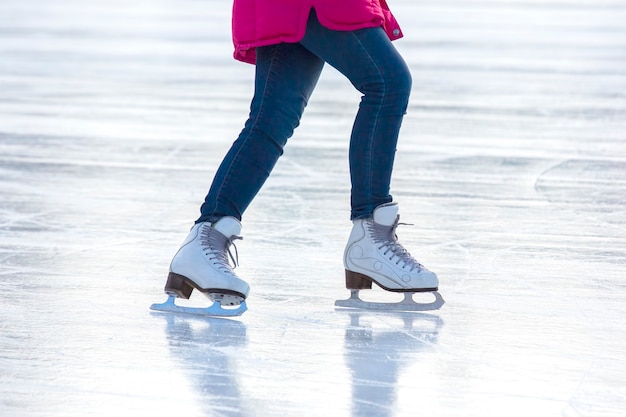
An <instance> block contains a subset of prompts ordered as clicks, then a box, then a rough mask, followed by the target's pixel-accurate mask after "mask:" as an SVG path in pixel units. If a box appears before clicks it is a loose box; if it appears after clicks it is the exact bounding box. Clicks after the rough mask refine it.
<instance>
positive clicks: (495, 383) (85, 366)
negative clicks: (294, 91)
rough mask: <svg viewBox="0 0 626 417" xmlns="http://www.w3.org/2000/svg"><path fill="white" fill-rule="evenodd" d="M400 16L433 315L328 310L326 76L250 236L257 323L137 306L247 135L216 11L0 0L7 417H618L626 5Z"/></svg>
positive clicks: (333, 257)
mask: <svg viewBox="0 0 626 417" xmlns="http://www.w3.org/2000/svg"><path fill="white" fill-rule="evenodd" d="M390 3H391V7H392V9H393V10H394V12H395V14H396V16H397V17H398V19H399V21H400V23H401V25H402V27H403V29H404V32H405V38H404V39H402V40H400V41H398V42H396V46H397V47H398V49H400V50H401V52H402V53H403V55H404V56H405V58H406V60H407V62H408V63H409V66H410V67H411V70H412V73H413V94H412V97H411V104H410V107H409V110H408V114H407V116H406V119H405V122H404V124H403V129H402V134H401V139H400V143H399V147H398V153H397V156H396V169H395V173H394V181H393V184H392V193H393V195H394V197H395V199H396V201H398V202H399V204H400V210H401V221H402V222H406V223H413V224H414V225H413V226H402V227H400V228H399V230H398V235H399V236H400V240H401V241H402V243H403V244H404V245H405V246H406V247H407V248H408V249H409V250H410V251H411V253H413V254H414V255H415V256H416V258H417V259H418V260H419V261H420V262H422V263H424V264H425V265H426V266H427V267H428V268H429V269H431V270H433V271H436V272H437V273H438V275H439V277H440V281H441V286H440V292H441V294H442V295H443V297H444V298H445V300H446V304H445V305H444V306H443V307H442V308H441V309H440V310H437V311H431V312H421V313H402V312H380V311H377V312H365V311H362V312H361V311H345V310H344V309H337V310H336V309H335V306H334V302H335V300H337V299H345V298H347V297H348V296H349V292H348V291H347V290H346V289H345V288H344V281H343V265H342V252H343V246H344V244H345V241H346V239H347V235H348V233H349V230H350V226H351V225H350V222H349V220H348V204H349V179H348V165H347V137H348V134H349V130H350V127H351V124H352V120H353V117H354V114H355V112H356V109H357V105H358V100H359V96H358V94H357V93H356V92H355V91H353V88H352V87H351V85H350V84H349V82H347V81H346V80H345V79H343V78H342V77H341V76H340V75H339V74H337V73H336V72H335V71H334V70H333V69H332V68H330V67H328V68H326V69H325V72H324V74H323V76H322V79H321V80H320V83H319V86H318V88H317V91H316V92H315V94H314V96H313V98H312V100H311V103H310V104H309V107H308V108H307V111H306V113H305V116H304V118H303V120H302V125H301V126H300V127H299V128H298V130H297V131H296V134H295V136H294V137H293V138H292V139H291V140H290V143H289V145H288V146H287V149H286V152H285V155H284V157H283V158H282V159H281V160H280V161H279V163H278V165H277V167H276V170H275V172H274V174H273V176H272V177H271V178H270V180H269V181H268V183H267V184H266V186H265V188H264V189H263V190H262V192H261V193H260V194H259V196H258V198H257V199H256V200H255V201H254V202H253V204H252V205H251V207H250V208H249V210H248V212H246V216H245V218H244V221H243V231H242V234H243V237H244V239H243V240H242V241H237V247H238V252H239V260H240V266H239V267H238V268H237V272H238V274H239V275H240V276H241V277H244V278H245V279H246V280H247V281H249V283H250V284H251V287H252V291H251V294H250V297H249V299H248V308H249V310H248V311H247V312H246V313H245V314H244V315H243V316H241V317H239V318H235V319H211V318H197V317H192V316H181V315H168V314H163V313H155V312H151V311H150V310H149V306H150V305H151V304H152V303H155V302H162V301H163V299H164V298H165V295H164V294H163V292H162V288H163V285H164V283H165V279H166V275H167V269H168V265H169V261H170V260H171V257H172V256H173V254H174V252H175V251H176V250H177V248H178V246H179V244H180V243H181V242H182V240H183V239H184V238H185V236H186V234H187V232H188V230H189V228H190V227H191V225H192V222H193V220H195V218H196V217H197V214H198V208H199V205H200V203H201V201H202V199H203V198H204V195H205V193H206V191H207V189H208V186H209V183H210V180H211V178H212V175H213V173H214V172H215V169H216V167H217V164H218V163H219V162H220V160H221V158H222V157H223V155H224V154H225V152H226V150H227V149H228V147H229V146H230V144H231V143H232V141H233V140H234V139H235V137H236V135H237V134H238V133H239V130H240V129H241V127H242V124H243V122H244V120H245V117H246V116H247V113H248V105H249V100H250V97H251V94H252V77H253V67H252V66H250V65H246V64H242V63H237V62H235V61H234V60H233V59H232V57H231V54H232V46H231V40H230V8H231V4H230V3H229V2H222V1H217V0H203V1H199V0H178V1H176V2H174V1H167V0H156V1H155V0H151V1H147V0H138V1H134V2H128V1H125V2H122V1H121V0H112V1H108V2H96V1H93V0H81V1H78V0H56V1H54V2H51V1H43V0H20V1H17V0H3V1H0V34H1V36H0V290H2V292H1V293H2V296H3V297H2V304H1V307H0V416H2V417H39V416H46V417H55V416H63V417H73V416H81V417H82V416H96V417H97V416H113V415H118V416H126V415H134V414H136V413H141V415H151V416H155V417H156V416H168V417H170V416H173V415H184V416H189V417H191V416H258V417H274V416H302V417H307V416H316V417H317V416H324V415H326V416H336V417H343V416H353V417H355V416H359V417H362V416H368V417H369V416H389V417H392V416H393V417H405V416H437V417H458V416H463V417H474V416H476V417H478V416H480V417H484V416H498V417H500V416H507V417H516V416H520V417H521V416H523V417H528V416H540V417H543V416H564V417H621V416H623V415H626V358H625V357H624V352H626V336H625V335H626V323H625V321H624V317H625V315H626V284H625V281H624V280H625V278H626V210H625V204H626V136H625V135H626V133H625V132H626V93H625V92H626V67H625V66H624V62H626V42H625V41H626V23H625V22H626V6H625V5H624V3H623V2H621V1H617V0H594V1H591V0H567V1H566V0H546V1H539V0H525V1H523V2H522V1H512V0H511V1H507V0H481V1H475V0H471V1H454V0H437V1H434V0H424V1H412V0H394V1H392V2H391V1H390ZM361 295H362V296H363V298H365V297H369V298H370V299H375V300H378V301H399V300H400V299H401V296H400V295H398V294H387V293H383V292H382V291H380V290H376V289H374V290H372V291H371V293H370V294H366V292H365V291H362V292H361ZM192 298H194V297H192ZM192 303H197V304H202V303H206V302H205V301H204V300H202V298H196V299H194V300H192ZM205 305H206V304H205Z"/></svg>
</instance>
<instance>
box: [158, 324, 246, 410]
mask: <svg viewBox="0 0 626 417" xmlns="http://www.w3.org/2000/svg"><path fill="white" fill-rule="evenodd" d="M153 315H154V316H155V317H156V316H159V317H164V318H165V319H166V320H167V324H166V335H167V339H168V342H169V347H170V351H171V353H172V357H173V360H174V361H177V362H178V363H179V364H180V368H181V369H183V370H184V373H185V376H186V377H187V378H188V379H189V384H190V385H191V386H193V387H195V389H196V391H197V393H198V395H199V400H198V404H199V405H198V411H199V412H198V415H216V414H218V415H221V414H222V413H223V414H224V415H229V416H241V417H243V416H247V415H248V414H247V412H246V411H245V410H244V408H243V404H242V401H241V392H240V390H239V385H238V381H237V376H236V375H237V372H236V369H233V364H232V362H233V360H234V359H233V358H235V357H236V356H237V351H238V350H239V348H243V347H245V346H246V344H247V332H246V326H245V325H244V324H243V323H241V322H239V321H236V320H230V319H223V318H214V317H207V318H202V319H197V320H192V319H191V318H190V317H185V318H184V319H180V318H177V317H176V315H175V314H158V313H154V314H153ZM225 348H236V349H225Z"/></svg>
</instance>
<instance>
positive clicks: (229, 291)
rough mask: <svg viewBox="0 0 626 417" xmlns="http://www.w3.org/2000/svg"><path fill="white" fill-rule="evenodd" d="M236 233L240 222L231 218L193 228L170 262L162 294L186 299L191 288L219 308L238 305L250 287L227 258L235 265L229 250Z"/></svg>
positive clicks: (237, 234)
mask: <svg viewBox="0 0 626 417" xmlns="http://www.w3.org/2000/svg"><path fill="white" fill-rule="evenodd" d="M239 233H241V223H239V221H238V220H237V219H235V218H234V217H222V218H221V219H219V220H218V221H217V222H215V223H210V222H203V223H198V224H196V225H194V226H193V228H192V229H191V231H190V232H189V235H188V236H187V238H186V239H185V241H184V242H183V245H182V246H181V248H180V249H179V250H178V252H177V253H176V255H175V256H174V259H173V260H172V263H171V265H170V273H169V275H168V277H167V283H166V284H165V292H166V293H167V294H169V295H172V296H175V297H180V298H189V296H190V295H191V292H192V291H193V289H194V288H195V289H197V290H198V291H200V292H202V293H203V294H204V295H206V296H207V297H209V298H210V299H212V300H213V301H219V302H220V304H222V305H239V304H241V303H242V302H243V301H244V300H245V299H246V297H247V296H248V293H249V292H250V287H249V285H248V284H247V283H246V282H245V281H243V280H242V279H241V278H239V277H238V276H237V275H236V274H235V272H234V271H233V267H232V266H231V265H230V262H229V257H230V259H232V260H233V263H235V262H236V261H235V259H234V258H233V257H232V255H231V253H230V251H229V249H230V246H231V245H232V242H233V241H234V240H235V239H241V237H239Z"/></svg>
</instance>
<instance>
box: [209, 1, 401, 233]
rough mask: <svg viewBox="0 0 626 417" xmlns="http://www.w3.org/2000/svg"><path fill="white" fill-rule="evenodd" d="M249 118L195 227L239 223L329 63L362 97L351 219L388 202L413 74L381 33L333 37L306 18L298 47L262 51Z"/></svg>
mask: <svg viewBox="0 0 626 417" xmlns="http://www.w3.org/2000/svg"><path fill="white" fill-rule="evenodd" d="M256 52H257V62H256V77H255V92H254V97H253V99H252V104H251V107H250V117H249V119H248V120H247V122H246V124H245V126H244V129H243V130H242V132H241V133H240V135H239V137H238V138H237V140H236V141H235V142H234V143H233V145H232V147H231V148H230V150H229V151H228V153H227V154H226V156H225V158H224V160H223V161H222V163H221V165H220V167H219V169H218V170H217V172H216V174H215V178H214V179H213V183H212V185H211V188H210V190H209V193H208V195H207V197H206V199H205V201H204V203H203V204H202V208H201V216H200V218H199V219H198V220H197V222H201V221H215V220H217V219H218V218H220V217H223V216H232V217H235V218H237V219H239V220H241V217H242V215H243V213H244V211H245V210H246V208H247V207H248V205H249V204H250V203H251V202H252V199H253V198H254V197H255V196H256V194H257V193H258V192H259V190H260V189H261V187H262V186H263V184H264V182H265V180H266V179H267V178H268V176H269V175H270V172H271V171H272V169H273V168H274V165H275V164H276V161H277V160H278V158H279V157H280V156H281V155H282V154H283V148H284V146H285V145H286V143H287V139H289V138H290V137H291V136H292V135H293V132H294V129H295V128H296V127H297V126H298V124H299V123H300V118H301V116H302V113H303V112H304V108H305V107H306V105H307V102H308V100H309V97H310V96H311V94H312V93H313V90H314V89H315V86H316V84H317V81H318V78H319V76H320V73H321V71H322V68H323V66H324V63H325V62H327V63H328V64H329V65H331V66H333V67H335V68H336V69H337V70H338V71H340V72H341V73H342V74H343V75H345V76H346V77H347V78H348V79H349V80H350V82H351V83H352V85H354V87H355V88H356V89H357V90H358V91H360V92H361V93H363V96H362V99H361V103H360V105H359V111H358V113H357V116H356V119H355V121H354V125H353V128H352V134H351V137H350V150H349V159H350V161H349V162H350V179H351V183H352V189H351V213H350V218H351V219H352V220H354V219H359V218H367V217H371V216H372V213H373V211H374V209H375V208H376V207H377V206H379V205H381V204H384V203H389V202H391V201H392V197H391V195H390V194H389V185H390V182H391V172H392V169H393V161H394V157H395V152H396V144H397V141H398V133H399V130H400V125H401V123H402V118H403V117H404V114H405V113H406V108H407V105H408V100H409V94H410V90H411V74H410V72H409V69H408V67H407V65H406V63H405V62H404V60H403V59H402V57H401V56H400V54H399V53H398V52H397V51H396V49H395V48H394V46H393V45H392V44H391V41H390V40H389V38H388V37H387V35H386V34H385V32H384V31H383V29H382V28H371V29H360V30H356V31H332V30H329V29H326V28H325V27H323V26H322V25H321V24H320V23H319V22H318V20H317V17H316V16H315V12H312V13H311V16H310V18H309V21H308V24H307V30H306V35H305V36H304V38H303V39H302V41H300V42H299V43H281V44H277V45H271V46H263V47H259V48H257V50H256Z"/></svg>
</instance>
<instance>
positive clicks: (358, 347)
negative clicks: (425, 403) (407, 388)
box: [345, 311, 443, 417]
mask: <svg viewBox="0 0 626 417" xmlns="http://www.w3.org/2000/svg"><path fill="white" fill-rule="evenodd" d="M349 314H350V324H349V326H348V327H347V328H346V334H345V357H346V362H347V365H348V367H349V369H350V371H351V375H352V415H353V416H355V417H356V416H359V417H360V416H368V417H387V416H392V415H394V404H395V402H396V389H397V385H398V379H399V377H400V374H401V370H402V368H403V367H404V366H408V365H409V364H410V363H411V362H412V360H413V359H414V357H415V355H416V354H418V353H419V351H421V350H423V349H424V348H425V347H427V346H430V345H433V344H435V343H437V339H438V335H439V331H440V329H441V327H442V326H443V320H442V319H441V318H439V317H438V316H434V315H431V314H425V313H407V312H392V313H384V317H387V318H398V319H400V320H401V321H402V326H401V327H399V328H398V329H397V330H388V329H387V330H380V331H377V330H375V329H374V328H373V327H372V326H371V325H369V324H362V323H361V321H362V318H365V317H376V315H377V313H375V312H363V311H358V312H350V313H349ZM378 314H381V313H378Z"/></svg>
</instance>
